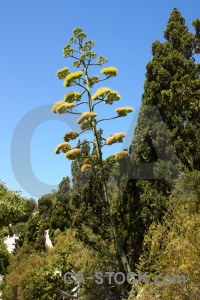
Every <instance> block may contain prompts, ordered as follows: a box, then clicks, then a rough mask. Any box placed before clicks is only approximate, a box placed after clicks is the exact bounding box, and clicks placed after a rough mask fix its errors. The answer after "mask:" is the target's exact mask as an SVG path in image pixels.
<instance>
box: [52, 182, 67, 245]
mask: <svg viewBox="0 0 200 300" xmlns="http://www.w3.org/2000/svg"><path fill="white" fill-rule="evenodd" d="M70 193H71V192H70V179H69V177H68V176H66V177H64V178H63V179H62V181H61V182H60V184H59V186H58V191H57V192H55V195H54V198H55V199H54V201H53V202H52V205H51V211H50V220H49V226H50V230H49V235H50V238H51V239H52V241H54V231H55V230H56V229H60V230H61V231H64V230H65V229H66V228H69V227H70V226H71V210H70V205H69V200H70Z"/></svg>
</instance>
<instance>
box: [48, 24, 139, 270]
mask: <svg viewBox="0 0 200 300" xmlns="http://www.w3.org/2000/svg"><path fill="white" fill-rule="evenodd" d="M73 35H74V36H73V37H72V38H71V39H70V40H69V44H68V45H67V46H66V47H65V48H64V56H65V57H71V58H73V59H76V60H75V61H74V62H73V64H72V65H73V66H75V67H77V68H78V69H79V70H78V71H77V72H73V73H70V71H69V69H68V68H67V67H64V68H63V69H60V70H59V71H58V72H57V76H58V78H59V79H64V86H65V87H70V86H78V87H79V88H82V89H83V90H84V91H83V92H82V93H80V92H76V91H73V92H70V93H68V94H66V95H65V96H64V101H59V102H57V103H56V104H54V106H53V109H52V111H53V112H54V113H73V111H72V109H73V107H75V105H74V103H73V102H74V101H76V102H77V101H79V102H80V104H87V111H85V112H83V113H82V114H81V116H80V117H79V119H78V120H77V123H78V124H79V125H80V127H81V129H82V130H83V131H82V132H81V133H83V132H84V131H85V130H92V132H93V138H94V141H93V142H92V143H93V145H94V147H95V150H96V156H91V157H89V158H86V159H85V161H84V164H83V166H82V168H81V170H82V171H83V172H84V171H88V170H93V169H92V168H93V167H94V169H95V170H96V171H98V172H99V173H100V175H101V181H102V186H103V194H104V198H105V201H106V205H107V209H108V214H109V220H110V225H111V229H112V233H113V236H114V240H115V243H116V247H117V250H118V254H119V256H120V259H121V262H122V264H123V267H124V270H125V272H126V273H127V274H128V273H130V272H131V269H130V266H129V263H128V260H127V257H126V255H125V252H124V250H123V247H122V243H121V240H120V237H119V234H118V229H117V224H116V220H115V217H114V214H113V206H112V201H111V199H110V197H109V193H108V186H107V180H106V174H105V164H104V161H103V157H102V147H103V146H109V145H112V144H114V143H117V142H122V141H123V138H124V137H125V133H123V132H119V133H114V134H112V135H111V136H110V137H108V138H107V139H105V138H103V140H104V141H105V142H104V144H103V145H101V142H100V137H99V136H98V128H97V125H98V123H99V122H101V121H104V120H113V119H115V118H119V117H124V116H127V114H128V113H130V112H132V110H133V109H132V108H131V107H122V108H118V109H116V110H115V111H116V113H117V114H118V115H117V116H114V117H111V118H107V119H100V120H97V113H96V112H95V110H94V109H95V108H96V105H98V104H103V105H112V104H113V103H114V102H115V101H119V100H120V95H119V94H118V92H117V91H113V90H111V89H110V88H105V87H102V88H100V89H98V90H97V91H96V92H95V93H94V94H93V96H92V92H91V89H92V88H93V86H94V85H95V84H96V83H98V82H101V81H103V80H106V79H109V78H110V77H113V76H116V75H117V73H118V71H117V69H116V68H115V67H107V68H103V69H102V70H101V73H102V74H103V76H106V77H105V78H104V79H99V77H98V76H89V73H88V68H89V67H90V66H94V65H95V66H101V65H102V64H104V63H106V62H107V59H105V58H104V57H103V56H99V58H98V60H97V62H96V63H92V61H93V60H94V59H95V58H96V54H95V53H94V52H93V51H92V50H91V49H92V47H93V46H94V42H93V41H91V40H89V41H86V42H85V43H84V44H83V40H84V38H85V37H86V35H85V34H84V33H83V32H82V29H80V28H76V29H75V30H74V31H73ZM70 44H77V45H78V47H77V48H78V50H76V51H75V50H74V49H73V48H72V47H71V45H70ZM77 53H79V57H77ZM75 55H76V57H75ZM80 67H81V69H80ZM84 94H85V95H87V101H85V102H83V101H82V97H83V95H84ZM81 101H82V102H81ZM66 102H67V103H66ZM94 102H95V103H94ZM81 133H77V132H74V131H70V132H68V133H67V134H65V136H64V141H65V142H64V143H62V144H60V145H59V146H58V147H57V148H56V153H60V152H61V151H62V152H64V153H65V157H66V158H68V159H71V160H74V159H77V158H78V157H81V155H82V154H81V149H78V148H74V149H72V148H71V145H70V144H69V143H68V142H69V141H70V140H72V139H73V140H74V139H76V138H77V137H78V136H80V135H81ZM125 155H128V152H127V151H120V152H118V153H117V154H116V156H115V157H116V159H120V158H121V157H124V156H125ZM82 157H83V156H82Z"/></svg>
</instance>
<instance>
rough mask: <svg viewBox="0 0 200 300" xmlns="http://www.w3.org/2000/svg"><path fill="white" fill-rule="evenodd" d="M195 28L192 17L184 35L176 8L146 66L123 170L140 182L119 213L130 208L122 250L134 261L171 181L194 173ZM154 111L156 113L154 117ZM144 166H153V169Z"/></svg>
mask: <svg viewBox="0 0 200 300" xmlns="http://www.w3.org/2000/svg"><path fill="white" fill-rule="evenodd" d="M199 24H200V21H199V20H198V19H196V20H195V21H194V22H193V25H194V27H195V30H196V32H195V33H191V32H189V30H188V27H187V26H186V25H185V20H184V18H183V17H182V16H181V14H180V12H179V11H178V10H177V9H176V8H175V9H174V10H173V11H172V13H171V15H170V18H169V21H168V23H167V27H166V29H165V31H164V37H165V39H166V40H165V41H164V42H160V41H155V42H153V44H152V55H153V58H152V60H151V61H149V62H148V64H147V67H146V69H147V72H146V80H145V84H144V93H143V95H142V105H141V110H140V113H139V117H138V121H137V126H136V128H135V133H134V138H133V141H132V143H131V147H130V152H131V164H130V168H129V170H128V171H127V173H128V176H129V178H141V179H131V180H129V182H128V186H127V191H128V193H127V191H126V193H125V195H124V200H123V203H124V206H123V212H124V211H125V212H126V211H127V212H128V208H129V207H132V208H133V209H131V210H129V212H128V216H127V218H126V219H127V221H126V220H124V221H125V223H124V226H125V228H126V231H127V233H129V237H128V240H127V238H126V240H125V241H124V242H125V245H124V248H125V249H127V250H126V251H127V252H130V251H133V249H138V251H136V252H137V253H136V252H135V255H136V256H135V259H134V260H135V262H137V260H138V257H139V254H140V253H141V250H142V240H143V238H142V236H143V235H144V233H145V231H146V230H147V229H148V228H149V226H150V225H151V224H152V222H156V223H158V222H161V221H162V218H163V216H164V215H165V211H166V203H167V201H168V198H169V194H170V193H171V188H172V186H173V181H174V179H176V178H177V176H178V174H179V173H180V172H181V169H182V170H186V169H189V170H199V166H200V143H199V138H200V93H199V90H200V64H199V63H195V57H196V55H197V54H198V53H199V42H200V32H199ZM155 108H156V109H158V111H159V113H155V111H156V110H155ZM173 148H174V149H175V151H173ZM141 163H144V165H143V166H142V165H141ZM149 163H150V164H151V163H152V164H153V167H152V170H150V168H148V164H149ZM148 172H149V173H148ZM142 178H144V180H143V179H142ZM154 178H155V179H154ZM156 178H158V179H156ZM159 178H160V179H159ZM163 178H165V179H166V180H165V179H163ZM169 184H170V185H169ZM130 185H131V186H132V187H130ZM126 195H127V196H126ZM125 215H126V213H125ZM128 220H131V222H129V221H128ZM134 227H135V230H133V228H134ZM138 232H139V234H138Z"/></svg>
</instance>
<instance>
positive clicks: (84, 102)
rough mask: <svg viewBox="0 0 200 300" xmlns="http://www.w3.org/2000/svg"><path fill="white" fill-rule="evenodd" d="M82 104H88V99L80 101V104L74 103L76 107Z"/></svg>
mask: <svg viewBox="0 0 200 300" xmlns="http://www.w3.org/2000/svg"><path fill="white" fill-rule="evenodd" d="M81 104H88V103H87V102H86V101H83V102H81V103H78V104H76V105H74V107H76V106H79V105H81Z"/></svg>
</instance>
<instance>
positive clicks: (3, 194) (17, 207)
mask: <svg viewBox="0 0 200 300" xmlns="http://www.w3.org/2000/svg"><path fill="white" fill-rule="evenodd" d="M24 205H25V200H24V199H23V198H22V197H21V196H20V195H19V193H18V192H15V191H11V190H8V189H7V188H6V186H5V184H4V183H3V182H0V228H1V227H2V226H4V225H8V224H9V223H11V222H13V221H14V220H15V219H16V218H17V215H18V214H19V213H21V212H22V211H23V210H24Z"/></svg>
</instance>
